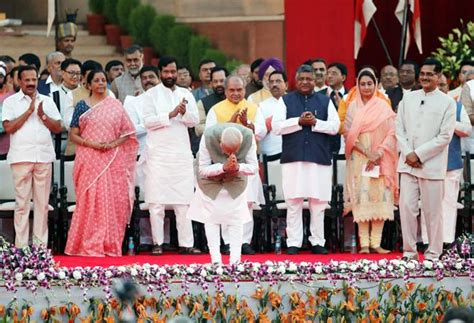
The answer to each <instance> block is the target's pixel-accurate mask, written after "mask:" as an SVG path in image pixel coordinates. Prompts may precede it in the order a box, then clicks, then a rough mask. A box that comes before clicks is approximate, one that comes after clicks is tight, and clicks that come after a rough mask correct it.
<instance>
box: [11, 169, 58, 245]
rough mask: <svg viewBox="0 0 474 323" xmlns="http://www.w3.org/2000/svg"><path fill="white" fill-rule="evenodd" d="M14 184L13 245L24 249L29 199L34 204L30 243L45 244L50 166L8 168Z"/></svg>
mask: <svg viewBox="0 0 474 323" xmlns="http://www.w3.org/2000/svg"><path fill="white" fill-rule="evenodd" d="M10 167H11V170H12V173H13V182H14V184H15V201H16V205H15V215H14V225H15V234H16V236H15V246H16V247H18V248H22V247H26V246H28V236H29V232H30V225H29V215H30V208H31V205H30V203H31V197H33V204H34V218H33V243H34V244H44V245H47V244H48V201H49V192H50V189H51V174H52V164H51V163H29V162H28V163H15V164H11V165H10Z"/></svg>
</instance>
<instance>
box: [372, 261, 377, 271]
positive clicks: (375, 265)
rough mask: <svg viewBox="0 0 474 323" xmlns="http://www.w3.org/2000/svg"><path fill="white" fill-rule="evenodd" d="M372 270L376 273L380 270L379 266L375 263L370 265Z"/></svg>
mask: <svg viewBox="0 0 474 323" xmlns="http://www.w3.org/2000/svg"><path fill="white" fill-rule="evenodd" d="M370 269H372V270H373V271H376V270H378V269H379V266H378V265H377V264H376V263H375V262H374V263H372V264H371V265H370Z"/></svg>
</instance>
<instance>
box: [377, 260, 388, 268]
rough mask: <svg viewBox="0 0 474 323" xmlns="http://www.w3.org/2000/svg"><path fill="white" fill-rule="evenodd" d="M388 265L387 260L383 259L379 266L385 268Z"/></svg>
mask: <svg viewBox="0 0 474 323" xmlns="http://www.w3.org/2000/svg"><path fill="white" fill-rule="evenodd" d="M386 264H387V259H381V260H379V265H380V266H382V267H383V266H385V265H386Z"/></svg>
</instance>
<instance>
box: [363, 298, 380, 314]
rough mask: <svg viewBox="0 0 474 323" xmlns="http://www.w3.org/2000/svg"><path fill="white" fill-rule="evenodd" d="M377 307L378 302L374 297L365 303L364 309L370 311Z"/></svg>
mask: <svg viewBox="0 0 474 323" xmlns="http://www.w3.org/2000/svg"><path fill="white" fill-rule="evenodd" d="M379 307H380V304H379V302H377V300H375V299H374V300H372V301H371V302H370V303H369V304H368V305H367V307H366V310H367V311H369V312H370V311H373V310H378V309H379Z"/></svg>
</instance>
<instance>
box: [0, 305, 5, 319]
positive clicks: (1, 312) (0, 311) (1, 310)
mask: <svg viewBox="0 0 474 323" xmlns="http://www.w3.org/2000/svg"><path fill="white" fill-rule="evenodd" d="M4 315H5V305H0V316H4Z"/></svg>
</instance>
